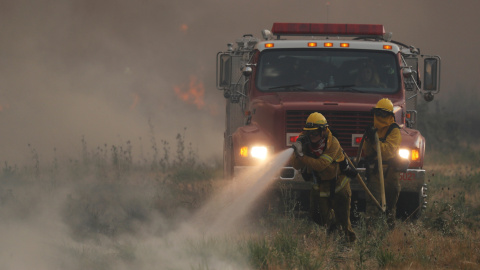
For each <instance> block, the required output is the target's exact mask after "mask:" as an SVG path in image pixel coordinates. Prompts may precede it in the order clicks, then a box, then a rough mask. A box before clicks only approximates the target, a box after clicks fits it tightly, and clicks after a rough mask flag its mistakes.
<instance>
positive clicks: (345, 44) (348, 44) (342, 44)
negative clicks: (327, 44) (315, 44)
mask: <svg viewBox="0 0 480 270" xmlns="http://www.w3.org/2000/svg"><path fill="white" fill-rule="evenodd" d="M340 47H342V48H348V47H350V43H340Z"/></svg>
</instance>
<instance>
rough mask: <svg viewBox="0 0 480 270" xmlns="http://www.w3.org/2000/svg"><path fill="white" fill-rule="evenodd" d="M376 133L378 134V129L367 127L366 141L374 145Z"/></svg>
mask: <svg viewBox="0 0 480 270" xmlns="http://www.w3.org/2000/svg"><path fill="white" fill-rule="evenodd" d="M376 132H377V129H376V128H374V127H373V126H369V127H367V129H366V130H365V139H366V140H368V141H369V142H370V143H374V142H375V133H376Z"/></svg>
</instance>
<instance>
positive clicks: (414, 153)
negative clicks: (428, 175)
mask: <svg viewBox="0 0 480 270" xmlns="http://www.w3.org/2000/svg"><path fill="white" fill-rule="evenodd" d="M419 158H420V153H419V151H418V149H413V150H412V160H418V159H419Z"/></svg>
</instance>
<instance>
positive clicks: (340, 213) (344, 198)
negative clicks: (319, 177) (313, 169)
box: [310, 181, 356, 242]
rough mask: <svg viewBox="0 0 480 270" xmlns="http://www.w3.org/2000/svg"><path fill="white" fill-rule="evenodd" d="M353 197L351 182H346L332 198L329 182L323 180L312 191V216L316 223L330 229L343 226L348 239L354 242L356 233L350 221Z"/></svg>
mask: <svg viewBox="0 0 480 270" xmlns="http://www.w3.org/2000/svg"><path fill="white" fill-rule="evenodd" d="M351 197H352V191H351V189H350V183H346V185H345V186H344V187H343V188H342V189H340V190H338V191H337V192H336V193H335V195H334V196H333V198H330V189H329V182H327V181H322V183H321V184H320V185H318V186H314V188H313V189H312V190H311V192H310V216H311V218H312V219H313V221H314V222H315V223H317V224H318V225H320V226H326V227H327V228H328V229H329V230H333V229H336V228H338V226H341V227H342V230H343V232H344V233H345V237H346V238H347V240H348V241H350V242H354V241H355V240H356V235H355V232H354V231H353V229H352V224H351V222H350V202H351Z"/></svg>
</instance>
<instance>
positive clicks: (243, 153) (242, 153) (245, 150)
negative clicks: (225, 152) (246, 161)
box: [240, 146, 248, 157]
mask: <svg viewBox="0 0 480 270" xmlns="http://www.w3.org/2000/svg"><path fill="white" fill-rule="evenodd" d="M240 156H242V157H248V147H246V146H244V147H242V148H240Z"/></svg>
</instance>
